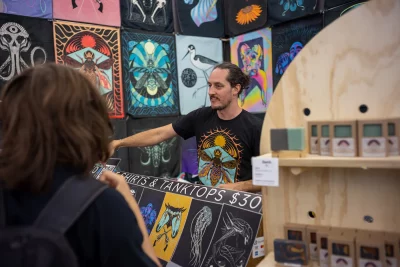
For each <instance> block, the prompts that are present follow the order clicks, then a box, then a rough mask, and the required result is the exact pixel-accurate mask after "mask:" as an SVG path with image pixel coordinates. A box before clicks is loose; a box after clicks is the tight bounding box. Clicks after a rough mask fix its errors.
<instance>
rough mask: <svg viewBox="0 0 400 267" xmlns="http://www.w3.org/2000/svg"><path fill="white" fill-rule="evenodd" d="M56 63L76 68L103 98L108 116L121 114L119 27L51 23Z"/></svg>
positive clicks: (122, 105) (113, 116)
mask: <svg viewBox="0 0 400 267" xmlns="http://www.w3.org/2000/svg"><path fill="white" fill-rule="evenodd" d="M54 39H55V49H56V62H57V63H58V64H64V65H68V66H71V67H73V68H76V69H77V70H79V71H80V72H82V73H83V74H84V75H86V76H87V77H88V78H89V80H90V81H91V82H92V83H93V84H94V85H95V86H96V88H97V89H98V90H99V92H100V94H101V95H102V96H103V97H104V98H105V100H106V103H107V107H108V112H109V116H110V118H123V117H124V104H123V92H122V84H121V82H122V78H121V66H120V65H121V64H120V46H119V40H120V38H119V29H118V28H112V27H102V26H94V25H88V24H81V23H72V22H61V21H56V22H54Z"/></svg>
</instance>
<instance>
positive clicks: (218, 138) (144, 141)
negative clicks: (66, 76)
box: [110, 62, 263, 192]
mask: <svg viewBox="0 0 400 267" xmlns="http://www.w3.org/2000/svg"><path fill="white" fill-rule="evenodd" d="M249 83H250V78H249V76H248V75H246V74H244V73H243V72H242V71H241V69H240V68H239V67H238V66H236V65H234V64H232V63H228V62H224V63H221V64H219V65H217V66H215V67H214V69H213V71H212V73H211V75H210V77H209V80H208V86H209V89H208V94H209V97H210V102H211V107H202V108H199V109H197V110H194V111H192V112H190V113H189V114H187V115H185V116H182V117H180V118H179V119H178V120H177V121H175V122H174V123H172V124H169V125H166V126H163V127H159V128H155V129H151V130H148V131H145V132H141V133H138V134H135V135H132V136H129V137H127V138H124V139H121V140H114V141H113V142H111V144H110V148H111V153H114V150H115V149H118V148H119V147H143V146H153V145H155V144H158V143H160V142H163V141H165V140H168V139H170V138H172V137H174V136H177V135H179V136H181V137H182V138H184V139H185V140H186V139H188V138H191V137H193V136H196V140H197V148H198V149H197V154H198V163H199V166H198V174H199V179H200V181H201V182H202V183H203V184H204V185H208V186H218V187H219V188H224V189H231V190H237V191H247V192H258V191H260V188H259V187H258V186H254V185H253V184H252V181H251V179H252V167H251V158H252V157H253V156H259V154H260V148H259V147H260V138H261V128H262V123H263V122H262V120H260V119H259V118H258V117H256V116H255V115H253V114H251V113H249V112H247V111H246V110H243V109H242V108H241V107H239V104H238V97H239V95H240V94H241V92H242V91H243V90H245V89H246V88H247V87H248V86H249Z"/></svg>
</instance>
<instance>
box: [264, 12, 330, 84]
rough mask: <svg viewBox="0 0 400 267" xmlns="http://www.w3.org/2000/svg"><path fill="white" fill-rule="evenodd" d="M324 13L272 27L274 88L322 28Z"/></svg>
mask: <svg viewBox="0 0 400 267" xmlns="http://www.w3.org/2000/svg"><path fill="white" fill-rule="evenodd" d="M322 23H323V22H322V15H319V14H317V15H313V16H310V17H307V18H302V19H297V20H294V21H292V22H287V23H284V24H281V25H277V26H276V27H274V28H273V29H272V40H274V42H273V48H272V62H273V71H274V72H273V73H274V78H273V80H274V89H275V88H276V86H277V85H278V82H279V81H280V79H281V77H282V75H283V74H284V73H285V71H286V69H287V68H288V67H289V65H290V63H291V62H292V61H293V60H294V59H295V57H296V56H297V55H298V53H300V51H301V50H302V49H303V47H304V46H305V45H306V44H307V43H308V42H309V41H310V40H311V39H312V38H313V37H314V36H315V35H317V34H318V33H319V32H320V31H321V30H322Z"/></svg>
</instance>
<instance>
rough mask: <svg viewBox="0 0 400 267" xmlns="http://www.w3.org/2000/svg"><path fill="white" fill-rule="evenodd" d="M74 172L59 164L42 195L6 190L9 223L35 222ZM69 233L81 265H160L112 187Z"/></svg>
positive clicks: (18, 224) (101, 195) (90, 207)
mask: <svg viewBox="0 0 400 267" xmlns="http://www.w3.org/2000/svg"><path fill="white" fill-rule="evenodd" d="M74 174H76V173H74V172H73V171H71V170H69V169H66V168H57V171H56V175H55V177H54V183H53V184H52V186H51V190H49V192H47V193H42V194H40V195H32V194H30V193H26V192H20V191H14V190H13V191H5V192H4V196H5V205H6V224H7V225H8V226H11V225H12V226H21V225H31V224H33V222H34V221H35V220H36V218H37V216H38V215H39V213H40V212H41V210H42V209H43V208H44V206H45V205H46V204H47V202H48V201H49V200H50V198H51V197H52V196H53V194H54V193H55V192H56V191H57V189H58V188H59V187H60V186H61V185H62V184H63V182H64V181H65V180H66V179H67V178H68V177H70V176H71V175H74ZM0 208H3V207H0ZM65 236H66V238H67V240H68V241H69V243H70V245H71V248H72V249H73V251H74V252H75V254H76V256H77V258H78V261H79V266H80V267H84V266H96V267H103V266H109V267H115V266H156V264H155V263H154V262H153V261H152V260H151V259H150V258H149V257H148V256H147V255H146V254H145V253H144V251H143V250H142V248H141V245H142V242H143V236H142V233H141V231H140V229H139V226H138V223H137V220H136V217H135V215H134V214H133V212H132V210H131V209H130V208H129V206H128V204H127V202H126V201H125V199H124V198H123V197H122V195H121V194H120V193H119V192H117V191H116V190H114V189H111V188H108V189H106V190H105V191H103V193H102V194H100V195H99V197H98V198H97V199H96V200H95V201H94V202H93V203H92V204H91V205H90V206H89V207H88V208H87V209H86V210H85V211H84V212H83V213H82V215H81V217H80V218H79V219H78V220H77V221H76V222H75V224H74V225H72V226H71V228H70V229H69V230H68V231H67V232H66V235H65Z"/></svg>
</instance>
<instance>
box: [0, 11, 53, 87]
mask: <svg viewBox="0 0 400 267" xmlns="http://www.w3.org/2000/svg"><path fill="white" fill-rule="evenodd" d="M52 27H53V26H52V23H51V21H48V20H44V19H39V18H31V17H23V16H16V15H9V14H0V51H1V52H0V87H1V86H2V85H4V84H5V83H6V82H8V81H9V80H11V79H12V78H13V77H14V76H16V75H18V74H20V73H21V72H22V71H23V70H25V69H27V68H29V67H34V66H37V65H39V64H44V63H46V62H51V61H54V41H53V34H52Z"/></svg>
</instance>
